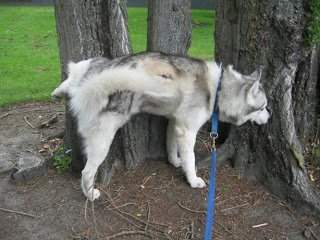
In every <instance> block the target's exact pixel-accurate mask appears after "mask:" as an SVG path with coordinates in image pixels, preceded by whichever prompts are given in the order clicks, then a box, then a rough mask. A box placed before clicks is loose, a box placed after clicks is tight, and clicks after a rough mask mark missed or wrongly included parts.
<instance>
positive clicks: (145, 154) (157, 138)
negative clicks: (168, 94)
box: [55, 0, 191, 183]
mask: <svg viewBox="0 0 320 240" xmlns="http://www.w3.org/2000/svg"><path fill="white" fill-rule="evenodd" d="M55 13H56V22H57V32H58V36H59V48H60V60H61V69H62V76H61V78H62V80H65V79H66V78H67V69H66V66H67V63H68V62H69V61H75V62H76V61H80V60H84V59H87V58H90V57H97V56H104V57H108V58H114V57H119V56H123V55H127V54H129V53H131V52H132V50H131V45H130V41H129V34H128V27H127V10H126V4H125V1H120V2H119V1H117V0H108V1H99V0H92V1H85V0H77V1H75V0H68V1H62V0H56V1H55ZM148 39H149V41H148V50H157V51H159V50H160V51H163V52H166V53H177V54H186V52H187V49H188V47H189V45H190V41H191V1H190V0H170V1H159V0H157V1H149V18H148ZM156 40H157V41H156ZM116 97H117V98H121V99H122V101H127V100H129V99H130V93H119V94H117V95H116ZM165 127H166V121H164V120H163V119H162V118H157V117H152V116H150V115H145V114H140V115H137V116H135V117H133V119H132V120H131V121H130V122H129V123H128V124H126V125H125V126H124V127H123V128H121V129H120V130H119V131H118V133H117V135H116V137H115V140H114V142H113V144H112V146H111V149H110V152H109V154H108V156H107V161H105V162H104V164H103V165H102V166H101V167H100V171H99V173H100V174H99V176H100V181H102V182H104V183H108V182H109V180H110V178H111V176H112V172H113V169H114V167H115V166H116V165H117V163H118V162H122V163H123V164H124V165H125V166H126V167H127V168H134V167H136V166H137V165H138V164H139V163H140V162H142V161H145V160H146V159H148V158H156V159H158V158H165V157H166V152H165ZM64 139H65V146H66V147H67V148H71V149H72V169H73V170H74V171H76V172H80V171H81V170H82V168H83V167H84V163H85V161H86V159H85V156H84V154H83V149H82V144H81V137H80V136H79V135H78V133H77V123H76V121H75V119H74V118H73V116H72V114H71V112H70V111H69V109H68V106H67V105H66V133H65V138H64Z"/></svg>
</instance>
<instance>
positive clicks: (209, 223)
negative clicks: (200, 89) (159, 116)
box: [204, 70, 223, 240]
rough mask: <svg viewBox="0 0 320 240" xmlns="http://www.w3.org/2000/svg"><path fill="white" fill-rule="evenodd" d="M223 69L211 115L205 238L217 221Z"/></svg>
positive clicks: (209, 237)
mask: <svg viewBox="0 0 320 240" xmlns="http://www.w3.org/2000/svg"><path fill="white" fill-rule="evenodd" d="M222 75H223V70H221V77H220V79H219V83H218V88H217V92H216V99H215V105H214V110H213V113H212V116H211V132H210V138H211V164H210V172H209V174H210V175H209V176H210V177H209V187H208V197H207V198H208V200H207V201H208V204H207V216H206V226H205V232H204V240H212V232H213V230H214V222H215V214H214V212H215V199H216V170H217V151H216V139H217V138H218V122H219V109H218V92H219V91H220V88H221V79H222Z"/></svg>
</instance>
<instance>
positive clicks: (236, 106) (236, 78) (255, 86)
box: [219, 66, 270, 126]
mask: <svg viewBox="0 0 320 240" xmlns="http://www.w3.org/2000/svg"><path fill="white" fill-rule="evenodd" d="M260 78H261V69H259V70H257V71H255V72H253V73H252V74H251V75H248V76H247V75H242V74H240V73H239V72H237V71H235V70H234V69H233V67H232V66H228V67H227V68H226V69H225V70H224V73H223V76H222V79H221V90H220V92H219V111H220V112H219V114H220V117H219V119H220V120H221V121H223V122H228V123H232V124H235V125H238V126H239V125H242V124H243V123H245V122H247V121H251V122H255V123H257V124H259V125H260V124H265V123H267V121H268V119H269V118H270V113H269V111H268V110H267V97H266V94H265V92H264V90H263V88H262V85H261V83H260Z"/></svg>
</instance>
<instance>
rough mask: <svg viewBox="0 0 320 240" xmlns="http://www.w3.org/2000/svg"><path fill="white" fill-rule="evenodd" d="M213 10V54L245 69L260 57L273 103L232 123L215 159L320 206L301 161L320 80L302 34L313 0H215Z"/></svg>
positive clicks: (313, 119)
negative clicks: (267, 112)
mask: <svg viewBox="0 0 320 240" xmlns="http://www.w3.org/2000/svg"><path fill="white" fill-rule="evenodd" d="M216 14H217V23H216V35H215V37H216V56H217V60H218V61H221V62H223V64H224V65H227V64H233V65H234V66H235V68H236V69H237V70H239V71H241V72H244V73H247V74H248V73H250V72H252V71H253V70H254V69H255V68H257V67H258V66H261V65H262V66H263V76H262V84H263V85H264V87H265V89H266V93H267V96H268V97H269V106H270V108H271V109H272V111H273V117H272V119H271V120H270V122H269V124H267V125H265V126H261V127H257V126H249V124H246V125H244V126H242V127H240V128H231V131H230V134H229V138H228V139H227V141H226V142H225V144H224V145H223V146H222V147H221V148H220V151H219V152H218V156H220V160H225V159H227V158H231V159H232V161H233V163H234V165H235V166H236V167H237V168H238V169H239V170H240V173H241V174H251V176H255V177H257V178H258V179H259V180H260V181H261V182H263V184H265V185H266V186H267V187H269V188H270V189H271V191H272V192H273V193H275V194H277V195H278V196H281V197H282V198H285V199H287V200H289V201H291V202H292V203H293V204H295V205H298V206H299V209H302V210H305V209H316V210H317V212H318V213H320V194H319V192H318V191H317V190H316V189H315V188H314V187H313V186H312V184H311V182H310V181H309V179H308V174H307V171H306V169H305V162H304V155H305V153H306V150H307V149H308V148H309V149H310V143H311V142H312V140H313V138H314V135H315V132H316V131H315V129H316V119H317V112H316V106H317V99H318V98H317V97H318V96H317V91H316V89H317V84H319V62H318V60H319V52H318V50H317V49H316V48H314V47H312V46H311V45H310V41H308V39H307V36H308V34H307V33H308V27H309V24H310V19H309V17H310V16H311V9H310V1H307V0H250V1H245V0H240V1H239V0H228V1H225V0H217V1H216ZM302 203H303V204H302Z"/></svg>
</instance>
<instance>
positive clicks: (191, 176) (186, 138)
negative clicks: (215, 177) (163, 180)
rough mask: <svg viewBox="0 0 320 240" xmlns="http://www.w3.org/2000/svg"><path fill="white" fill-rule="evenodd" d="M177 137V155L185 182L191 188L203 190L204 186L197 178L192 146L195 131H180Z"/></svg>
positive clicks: (194, 140)
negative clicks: (186, 181) (184, 175)
mask: <svg viewBox="0 0 320 240" xmlns="http://www.w3.org/2000/svg"><path fill="white" fill-rule="evenodd" d="M179 131H180V133H179V135H178V146H179V153H180V156H181V161H182V169H183V170H184V172H185V174H186V177H187V180H188V182H189V183H190V185H191V187H193V188H203V187H205V186H206V184H205V182H204V181H203V179H202V178H200V177H197V174H196V166H195V156H194V145H195V142H196V136H197V131H195V130H190V129H186V128H185V129H181V130H178V132H179Z"/></svg>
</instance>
